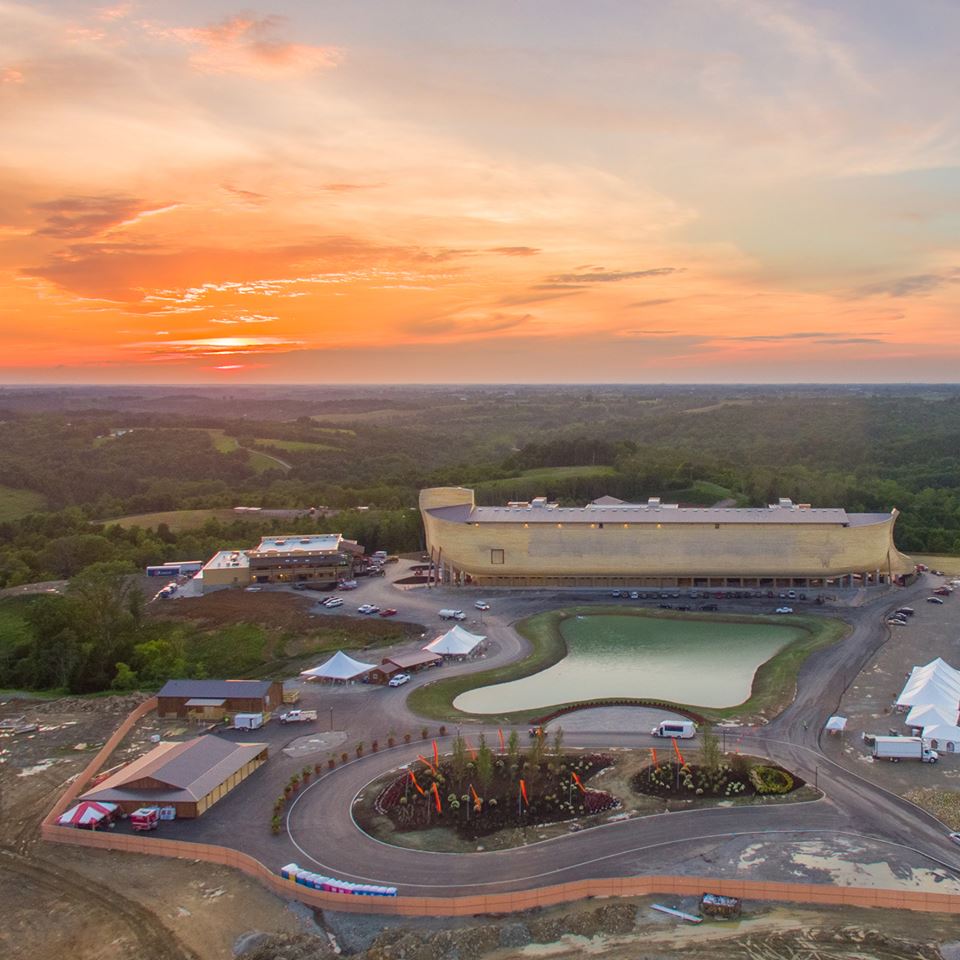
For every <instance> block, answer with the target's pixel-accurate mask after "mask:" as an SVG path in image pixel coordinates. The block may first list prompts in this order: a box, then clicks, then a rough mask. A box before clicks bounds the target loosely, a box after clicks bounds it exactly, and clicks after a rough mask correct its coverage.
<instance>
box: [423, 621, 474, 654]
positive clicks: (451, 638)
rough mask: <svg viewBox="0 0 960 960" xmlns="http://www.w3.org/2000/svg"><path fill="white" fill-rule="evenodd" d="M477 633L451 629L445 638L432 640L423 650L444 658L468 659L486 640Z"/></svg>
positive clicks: (457, 627)
mask: <svg viewBox="0 0 960 960" xmlns="http://www.w3.org/2000/svg"><path fill="white" fill-rule="evenodd" d="M486 639H487V638H486V637H479V636H477V635H476V634H475V633H469V632H468V631H466V630H464V629H463V627H461V626H456V627H451V628H450V629H449V630H448V631H447V632H446V633H445V634H443V636H441V637H437V639H436V640H431V641H430V643H428V644H427V645H426V646H425V647H424V648H423V649H424V650H429V651H430V653H439V654H440V655H441V656H443V657H466V656H468V655H469V654H471V653H473V651H474V650H476V649H477V647H479V646H480V644H481V643H483V641H484V640H486Z"/></svg>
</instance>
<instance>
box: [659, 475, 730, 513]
mask: <svg viewBox="0 0 960 960" xmlns="http://www.w3.org/2000/svg"><path fill="white" fill-rule="evenodd" d="M663 498H664V500H665V501H668V502H670V503H674V502H675V501H679V502H680V503H695V504H701V505H702V506H705V507H711V506H713V504H715V503H718V502H719V501H720V500H730V499H733V500H735V499H737V495H736V493H734V492H733V491H732V490H728V489H727V488H726V487H721V486H720V484H719V483H710V482H709V481H707V480H697V481H696V482H695V483H692V484H691V485H690V486H689V487H685V488H684V489H683V490H668V491H667V492H666V493H664V495H663Z"/></svg>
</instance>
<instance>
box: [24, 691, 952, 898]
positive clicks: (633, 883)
mask: <svg viewBox="0 0 960 960" xmlns="http://www.w3.org/2000/svg"><path fill="white" fill-rule="evenodd" d="M156 702H157V701H156V697H151V698H150V699H149V700H146V701H144V702H143V703H141V704H140V706H138V707H137V708H136V709H135V710H134V711H133V712H132V713H131V714H130V715H129V716H128V717H127V718H126V719H125V720H124V721H123V723H122V724H120V726H119V727H118V728H117V730H116V731H115V732H114V734H113V735H112V736H111V737H110V738H109V739H108V740H107V742H106V743H105V744H104V745H103V747H102V748H101V749H100V750H99V752H98V753H97V755H96V756H95V757H94V758H93V760H91V761H90V763H89V764H87V766H86V768H85V769H84V770H83V772H82V773H81V774H80V775H79V776H78V777H77V778H76V780H75V781H74V782H73V783H72V784H70V786H69V787H68V788H67V790H66V791H65V792H64V794H63V796H61V797H60V799H59V800H58V801H57V802H56V804H55V805H54V807H53V809H52V810H51V811H50V813H48V814H47V816H46V817H44V819H43V821H42V823H41V825H40V836H41V838H42V839H44V840H48V841H51V842H53V843H66V844H71V845H73V846H80V847H98V848H99V849H101V850H120V851H124V852H126V853H143V854H146V855H147V856H159V857H175V858H178V859H183V860H202V861H204V862H206V863H215V864H219V865H220V866H225V867H233V868H234V869H236V870H240V871H241V872H242V873H245V874H246V875H247V876H249V877H252V878H253V879H254V880H257V881H259V882H260V883H262V884H263V885H264V886H265V887H267V888H268V889H269V890H271V891H273V892H274V893H275V894H277V896H280V897H283V898H285V899H288V900H298V901H300V902H301V903H304V904H307V905H308V906H311V907H316V908H319V909H326V910H341V911H344V912H349V913H375V914H390V915H397V916H449V917H456V916H473V915H475V914H486V913H513V912H516V911H520V910H530V909H532V908H534V907H549V906H556V905H557V904H561V903H570V902H571V901H574V900H584V899H587V898H589V897H642V896H647V895H650V894H659V895H665V896H696V897H699V896H700V895H701V894H702V893H704V892H705V891H708V890H709V891H710V892H711V893H718V894H720V895H722V896H725V897H740V898H742V899H745V900H769V901H779V902H794V903H807V904H826V905H834V906H846V907H875V908H881V909H886V910H914V911H920V912H927V913H952V914H958V913H960V894H951V893H925V892H923V891H919V890H885V889H871V888H867V887H838V886H832V885H829V884H819V883H818V884H812V883H773V882H763V881H754V880H726V879H717V878H714V877H674V876H644V877H610V878H596V879H589V880H575V881H572V882H570V883H560V884H554V885H552V886H546V887H537V888H534V889H530V890H517V891H510V892H506V893H490V894H479V895H477V896H468V897H411V896H402V897H395V898H394V897H389V898H386V897H385V898H379V897H377V898H374V897H354V896H349V895H345V894H338V893H328V892H325V891H322V890H311V889H309V888H307V887H304V886H302V885H300V884H296V883H295V882H294V881H293V880H285V879H283V878H282V877H281V876H280V875H279V874H278V873H273V872H271V871H270V870H268V869H267V867H265V866H264V865H263V864H262V863H261V862H260V861H259V860H257V859H256V858H255V857H251V856H250V855H249V854H246V853H242V852H241V851H239V850H233V849H231V848H229V847H220V846H215V845H213V844H208V843H189V842H186V841H183V840H164V839H162V838H160V837H151V838H149V839H148V838H146V837H134V836H126V835H120V834H111V833H109V832H106V831H105V832H101V833H97V832H94V831H88V830H77V829H76V828H74V827H60V826H57V825H56V820H57V817H59V816H60V814H61V813H63V811H64V810H66V809H67V807H68V806H69V805H70V804H71V803H73V801H74V800H75V799H76V797H77V796H79V794H80V793H82V792H83V790H84V788H85V787H86V785H87V783H89V781H90V780H91V779H92V778H93V777H94V776H95V774H96V773H97V771H98V770H99V769H100V767H101V766H102V765H103V764H104V763H105V762H106V760H107V759H108V758H109V756H110V754H111V753H112V752H113V751H114V750H115V749H116V747H117V745H118V744H119V743H120V741H121V740H122V739H123V738H124V737H125V736H126V735H127V733H128V732H129V731H130V729H131V728H132V727H133V725H134V724H135V723H136V722H137V721H138V720H139V719H140V718H141V717H143V716H144V715H145V714H147V713H149V712H150V711H151V710H152V709H154V708H155V707H156Z"/></svg>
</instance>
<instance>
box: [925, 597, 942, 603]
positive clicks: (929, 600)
mask: <svg viewBox="0 0 960 960" xmlns="http://www.w3.org/2000/svg"><path fill="white" fill-rule="evenodd" d="M927 603H943V597H927Z"/></svg>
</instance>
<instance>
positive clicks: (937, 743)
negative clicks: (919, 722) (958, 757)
mask: <svg viewBox="0 0 960 960" xmlns="http://www.w3.org/2000/svg"><path fill="white" fill-rule="evenodd" d="M923 739H924V740H929V741H930V746H931V747H933V749H934V750H946V751H947V753H957V752H960V727H958V726H955V725H954V724H952V723H934V724H931V725H930V726H928V727H924V728H923Z"/></svg>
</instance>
